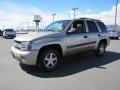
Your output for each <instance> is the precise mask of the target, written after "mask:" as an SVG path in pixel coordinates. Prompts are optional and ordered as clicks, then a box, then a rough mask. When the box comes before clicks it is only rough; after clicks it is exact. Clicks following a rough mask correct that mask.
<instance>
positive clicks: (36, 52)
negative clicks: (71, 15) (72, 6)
mask: <svg viewBox="0 0 120 90" xmlns="http://www.w3.org/2000/svg"><path fill="white" fill-rule="evenodd" d="M109 43H110V39H109V33H108V32H107V29H106V26H105V25H104V23H103V22H101V21H100V20H95V19H89V18H80V19H76V20H60V21H56V22H54V23H52V24H50V25H48V26H47V27H46V28H45V29H44V30H43V31H41V32H38V33H32V34H27V35H22V36H18V37H16V38H15V39H14V45H13V46H12V47H11V53H12V55H13V57H14V58H15V59H17V60H18V61H19V62H20V63H23V64H27V65H37V66H38V67H39V68H41V69H43V70H45V71H52V70H54V69H56V68H57V67H58V66H59V65H60V62H61V60H62V58H63V57H64V56H66V55H72V54H75V53H80V52H85V51H94V52H95V55H96V56H97V57H101V56H103V55H104V53H105V49H106V47H107V46H108V45H109Z"/></svg>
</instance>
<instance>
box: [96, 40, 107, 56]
mask: <svg viewBox="0 0 120 90" xmlns="http://www.w3.org/2000/svg"><path fill="white" fill-rule="evenodd" d="M105 48H106V45H105V43H104V42H100V43H99V45H98V47H97V50H96V51H95V55H96V56H97V57H102V56H103V55H104V53H105Z"/></svg>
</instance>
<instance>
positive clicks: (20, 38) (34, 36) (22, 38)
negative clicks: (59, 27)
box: [14, 32, 54, 41]
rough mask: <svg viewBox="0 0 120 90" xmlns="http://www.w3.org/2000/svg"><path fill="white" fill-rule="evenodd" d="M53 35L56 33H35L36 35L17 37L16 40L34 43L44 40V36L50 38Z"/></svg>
mask: <svg viewBox="0 0 120 90" xmlns="http://www.w3.org/2000/svg"><path fill="white" fill-rule="evenodd" d="M51 34H54V32H35V33H30V34H25V35H20V36H17V37H16V38H15V39H14V40H16V41H32V40H35V39H39V38H42V37H44V36H49V35H51Z"/></svg>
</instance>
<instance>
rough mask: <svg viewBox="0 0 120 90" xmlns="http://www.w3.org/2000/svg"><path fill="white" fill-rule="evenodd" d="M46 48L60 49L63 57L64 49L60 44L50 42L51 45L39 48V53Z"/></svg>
mask: <svg viewBox="0 0 120 90" xmlns="http://www.w3.org/2000/svg"><path fill="white" fill-rule="evenodd" d="M45 48H54V49H56V50H58V52H60V56H61V58H63V50H62V47H61V45H60V44H50V45H45V46H43V47H41V48H40V49H39V52H38V55H39V54H40V52H42V51H43V50H44V49H45ZM38 55H37V59H38Z"/></svg>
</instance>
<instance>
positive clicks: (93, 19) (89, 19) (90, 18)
mask: <svg viewBox="0 0 120 90" xmlns="http://www.w3.org/2000/svg"><path fill="white" fill-rule="evenodd" d="M80 19H87V20H97V21H101V20H99V19H93V18H84V17H82V18H80Z"/></svg>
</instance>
